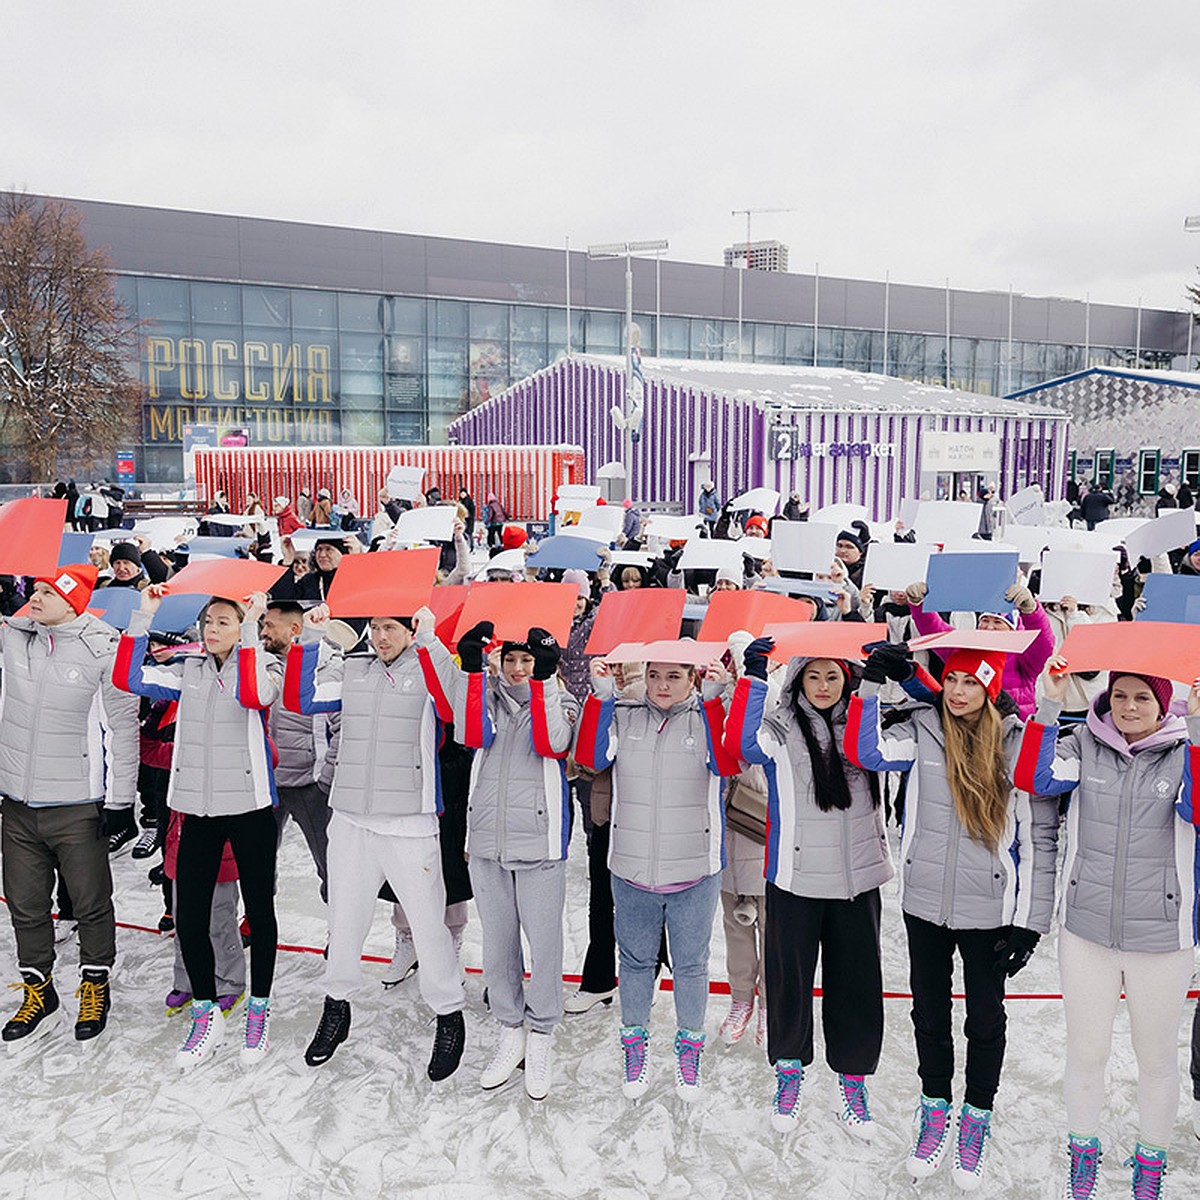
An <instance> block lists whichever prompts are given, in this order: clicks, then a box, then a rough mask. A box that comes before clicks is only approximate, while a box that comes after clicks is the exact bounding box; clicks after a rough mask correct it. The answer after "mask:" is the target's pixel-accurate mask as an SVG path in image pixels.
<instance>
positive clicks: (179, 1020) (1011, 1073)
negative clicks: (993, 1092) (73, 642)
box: [0, 827, 1200, 1200]
mask: <svg viewBox="0 0 1200 1200" xmlns="http://www.w3.org/2000/svg"><path fill="white" fill-rule="evenodd" d="M572 854H573V857H572V860H571V862H570V864H569V874H568V910H567V918H566V920H567V946H568V955H567V964H566V969H567V971H568V972H571V971H575V970H578V964H579V962H580V961H581V958H582V953H583V948H584V944H585V941H586V928H587V922H586V890H587V888H586V879H585V869H586V868H585V865H584V856H583V853H582V832H581V831H580V830H579V829H578V828H577V829H576V840H575V843H574V845H573V847H572ZM115 874H116V880H117V910H118V917H119V919H121V920H123V921H127V922H130V923H133V924H138V925H148V926H153V925H155V924H156V923H157V920H158V917H159V914H160V908H159V905H158V892H157V890H156V889H153V888H151V887H150V885H149V884H148V883H147V882H146V877H145V864H143V863H135V862H134V861H133V860H132V859H131V858H129V857H128V856H125V857H123V858H121V859H119V860H117V862H116V863H115ZM279 915H280V939H281V941H282V942H284V943H286V944H291V945H302V946H317V947H319V946H321V945H323V944H324V922H323V916H322V906H321V903H320V900H319V899H318V897H317V890H316V880H315V876H314V874H313V872H312V868H311V865H310V863H309V860H308V857H307V851H306V850H305V848H304V844H303V841H302V839H301V838H300V836H299V834H298V832H297V831H296V830H295V829H294V827H289V831H288V837H287V839H286V841H285V844H284V848H283V852H282V859H281V883H280V896H279ZM884 939H885V946H884V978H885V984H886V987H887V988H888V990H890V991H897V992H903V991H905V990H906V981H905V975H906V971H905V950H904V935H903V930H902V926H901V923H900V920H899V914H898V911H897V906H896V899H895V893H894V890H889V891H888V893H887V894H886V896H885V921H884ZM118 945H119V950H120V960H119V963H118V968H117V972H116V974H115V985H114V990H115V1008H114V1010H113V1014H112V1017H111V1019H110V1022H109V1029H108V1031H107V1032H106V1033H105V1034H104V1035H103V1036H102V1038H101V1039H100V1040H99V1041H98V1042H96V1043H92V1044H90V1045H87V1046H84V1047H80V1046H78V1045H77V1044H76V1043H75V1042H74V1041H73V1040H72V1039H71V1030H70V1023H69V1022H70V1021H73V1019H74V1018H73V1013H74V1007H75V1002H74V1000H73V999H72V998H71V997H70V990H71V981H72V980H73V979H74V976H75V967H76V963H77V956H78V951H77V946H76V944H75V943H74V942H68V943H66V944H65V945H64V946H63V947H61V948H60V950H61V960H60V966H59V970H58V983H59V986H60V991H61V992H62V993H63V995H64V1000H65V1002H66V1003H65V1007H66V1009H67V1010H68V1012H69V1013H70V1014H71V1016H69V1017H66V1018H64V1020H63V1023H62V1025H61V1026H60V1027H59V1028H56V1029H54V1030H53V1031H52V1032H51V1033H50V1034H49V1035H48V1036H47V1037H46V1038H44V1039H41V1040H40V1041H39V1042H38V1043H37V1044H36V1046H33V1047H28V1048H25V1049H23V1050H21V1051H19V1052H12V1051H10V1052H9V1053H7V1054H2V1053H0V1197H3V1198H4V1200H8V1198H15V1197H20V1196H26V1195H28V1196H31V1197H32V1196H36V1197H38V1198H39V1200H51V1198H58V1197H76V1196H78V1197H85V1196H86V1197H89V1198H92V1197H108V1196H111V1197H119V1198H121V1200H133V1198H141V1197H146V1198H158V1197H174V1196H186V1197H208V1196H211V1197H220V1198H221V1200H229V1198H231V1197H235V1196H246V1197H255V1198H259V1197H261V1198H264V1200H271V1198H274V1197H288V1198H295V1200H307V1198H311V1197H325V1196H331V1197H340V1196H346V1197H355V1198H361V1197H371V1196H382V1195H388V1196H406V1197H410V1196H411V1197H428V1198H430V1200H433V1198H435V1197H437V1198H440V1197H472V1198H490V1197H504V1198H508V1197H512V1198H517V1197H522V1198H524V1197H543V1196H544V1197H603V1198H604V1200H633V1198H634V1197H643V1196H653V1197H655V1200H675V1198H679V1200H687V1198H690V1197H692V1196H697V1197H704V1200H718V1198H723V1197H728V1198H731V1200H732V1198H735V1197H751V1196H753V1197H774V1196H780V1197H782V1196H788V1197H809V1196H811V1197H820V1198H821V1200H848V1198H850V1197H865V1198H870V1200H883V1198H885V1197H905V1198H906V1200H911V1198H912V1197H913V1196H915V1195H922V1196H926V1197H949V1196H951V1195H955V1194H958V1193H957V1189H956V1188H955V1187H954V1185H953V1184H952V1182H951V1180H950V1177H949V1172H948V1170H946V1169H945V1168H944V1169H943V1173H942V1174H941V1175H940V1176H938V1177H935V1178H934V1179H933V1180H931V1181H928V1182H927V1183H925V1184H922V1185H921V1186H920V1187H919V1188H918V1187H916V1186H915V1185H914V1184H913V1183H911V1182H910V1181H909V1179H908V1176H907V1174H906V1172H905V1171H904V1169H903V1159H904V1155H905V1153H906V1150H907V1147H908V1142H909V1137H910V1129H911V1126H910V1121H911V1118H912V1111H913V1107H914V1104H915V1100H916V1096H917V1091H918V1087H917V1081H916V1076H915V1073H914V1056H913V1048H912V1035H911V1031H910V1023H909V1016H908V1002H907V1001H906V1000H903V999H895V1000H889V1001H888V1002H887V1033H886V1042H885V1046H884V1054H883V1062H882V1064H881V1068H880V1072H879V1074H878V1075H877V1076H876V1077H875V1079H874V1080H873V1081H872V1084H871V1099H872V1107H873V1109H874V1112H875V1114H876V1118H877V1120H878V1121H879V1123H880V1126H881V1129H880V1136H879V1137H878V1138H877V1139H876V1141H875V1143H874V1144H873V1145H871V1146H863V1145H861V1144H860V1143H858V1142H855V1141H853V1140H851V1139H850V1138H849V1137H848V1135H846V1134H845V1133H844V1131H843V1130H842V1129H841V1128H840V1127H839V1126H838V1125H837V1124H836V1122H835V1120H834V1117H833V1110H834V1087H833V1078H832V1076H831V1074H830V1073H829V1071H828V1070H827V1069H826V1068H824V1066H823V1065H821V1064H820V1061H819V1060H820V1047H819V1046H818V1063H817V1064H815V1065H814V1069H813V1070H811V1071H810V1072H809V1079H808V1081H807V1082H806V1085H805V1092H804V1095H803V1098H802V1104H803V1109H804V1117H803V1120H802V1121H801V1124H800V1128H799V1131H798V1132H797V1133H795V1134H792V1135H789V1136H787V1137H781V1136H780V1135H778V1134H776V1133H774V1132H772V1130H771V1128H770V1122H769V1106H770V1103H771V1097H772V1093H773V1078H774V1075H773V1072H772V1071H771V1069H770V1067H769V1066H768V1064H767V1062H766V1059H765V1057H764V1055H763V1052H762V1051H761V1050H757V1049H756V1048H755V1046H754V1043H753V1037H752V1036H749V1037H747V1038H746V1039H745V1040H744V1041H743V1042H742V1043H741V1044H740V1045H738V1046H735V1047H726V1046H723V1045H721V1044H720V1043H719V1042H717V1040H716V1036H715V1035H716V1028H717V1025H718V1024H719V1023H720V1020H721V1017H722V1015H723V1013H724V1010H725V1007H726V1005H727V1003H728V1000H727V998H726V997H724V996H714V997H713V998H712V1002H711V1004H710V1007H709V1017H708V1030H709V1036H710V1049H709V1050H707V1051H706V1053H705V1059H704V1070H705V1095H704V1097H703V1099H702V1100H701V1101H700V1102H699V1103H698V1104H697V1105H695V1106H694V1107H693V1108H692V1109H691V1110H684V1109H683V1108H682V1107H681V1106H680V1105H679V1103H678V1102H677V1101H676V1100H675V1099H674V1097H673V1094H672V1090H673V1089H672V1072H671V1063H670V1045H671V1037H672V1035H673V1032H674V1023H673V1014H672V1011H671V1005H670V997H669V995H665V994H664V995H663V996H662V998H661V999H660V1000H659V1002H658V1004H657V1005H656V1006H655V1009H654V1016H653V1020H652V1035H653V1039H654V1040H653V1043H652V1051H653V1057H652V1067H653V1075H654V1086H653V1088H652V1090H651V1092H650V1094H649V1096H648V1097H647V1098H646V1099H645V1100H644V1101H642V1103H641V1104H640V1105H637V1106H633V1105H630V1104H629V1103H628V1102H626V1101H625V1100H623V1099H622V1098H621V1096H620V1090H619V1084H618V1054H617V1047H616V1028H617V1021H618V1017H617V1013H616V1011H615V1005H614V1007H613V1008H612V1009H597V1010H594V1011H593V1012H591V1013H588V1014H585V1015H582V1016H575V1017H567V1018H565V1019H564V1021H563V1024H562V1026H561V1027H560V1029H559V1031H558V1034H557V1038H556V1046H555V1053H556V1077H555V1083H554V1087H553V1090H552V1092H551V1094H550V1097H549V1099H547V1100H546V1101H545V1102H544V1103H541V1104H536V1103H534V1102H533V1101H531V1100H529V1099H528V1098H527V1097H526V1096H525V1093H524V1090H523V1088H522V1087H521V1084H520V1082H519V1080H518V1081H516V1082H515V1083H514V1084H512V1085H509V1087H508V1088H506V1089H503V1090H502V1091H501V1092H500V1093H498V1094H489V1095H484V1094H483V1093H482V1092H481V1091H480V1090H479V1086H478V1080H479V1074H480V1071H481V1070H482V1069H483V1066H484V1065H485V1064H486V1062H487V1059H488V1057H489V1053H490V1050H491V1046H492V1039H493V1036H494V1032H495V1030H494V1026H493V1024H492V1022H491V1020H490V1018H489V1017H488V1015H487V1013H486V1012H485V1010H484V1008H483V1004H482V985H481V981H480V977H479V975H478V974H477V973H473V974H470V975H469V976H468V982H467V998H468V1005H467V1049H466V1054H465V1055H464V1058H463V1064H462V1067H461V1068H460V1070H459V1071H458V1073H457V1074H456V1075H454V1076H453V1077H452V1078H451V1079H449V1080H447V1081H446V1082H444V1083H442V1084H439V1085H436V1086H434V1085H431V1084H430V1083H429V1082H428V1081H427V1079H426V1078H425V1064H426V1061H427V1059H428V1055H429V1047H430V1044H431V1039H432V1033H433V1026H432V1022H431V1018H430V1015H429V1014H428V1012H427V1010H425V1008H424V1006H423V1005H422V1003H421V1000H420V997H419V995H418V991H417V982H416V980H415V979H411V980H409V981H408V982H407V983H405V984H404V985H403V986H402V987H400V988H397V989H394V990H392V991H390V992H387V993H385V992H384V990H383V988H382V987H380V986H379V984H378V982H377V980H378V976H379V974H380V972H381V970H382V967H381V965H380V964H378V963H367V964H365V974H366V977H367V978H366V979H365V981H364V984H363V987H362V990H361V992H360V993H359V995H358V996H357V997H356V998H355V1000H354V1002H353V1004H354V1009H353V1011H354V1018H353V1028H352V1032H351V1037H350V1040H349V1041H348V1042H347V1043H346V1044H345V1045H344V1046H342V1047H341V1049H340V1050H339V1051H338V1052H337V1054H336V1055H335V1056H334V1057H333V1059H332V1060H331V1061H330V1062H329V1063H328V1064H326V1065H325V1066H324V1067H321V1068H319V1069H316V1070H314V1069H311V1068H309V1067H307V1066H306V1065H305V1064H304V1060H303V1051H304V1047H305V1046H306V1045H307V1042H308V1039H309V1038H310V1036H311V1034H312V1032H313V1030H314V1028H315V1026H316V1023H317V1020H318V1018H319V1016H320V1010H321V997H322V990H321V968H322V960H321V958H320V956H319V955H315V954H307V953H294V952H283V953H281V954H280V956H279V969H278V974H277V979H276V988H275V998H274V1015H273V1018H272V1022H273V1023H272V1043H273V1044H272V1050H271V1054H270V1056H269V1058H268V1060H267V1061H266V1062H265V1063H264V1064H263V1065H261V1066H259V1067H257V1068H254V1069H253V1070H245V1069H243V1068H242V1067H241V1065H240V1064H239V1062H238V1059H237V1048H236V1038H237V1036H239V1035H240V1024H241V1010H240V1009H239V1010H238V1013H237V1017H236V1019H235V1021H234V1023H233V1024H234V1025H235V1026H236V1028H231V1029H230V1034H231V1035H232V1037H231V1040H230V1041H227V1042H226V1043H225V1045H224V1046H223V1047H222V1048H221V1050H220V1052H219V1055H218V1057H217V1059H216V1060H215V1061H213V1062H210V1063H207V1064H205V1065H204V1066H203V1067H201V1068H199V1069H198V1070H197V1071H195V1072H193V1073H192V1074H190V1075H186V1076H181V1075H180V1074H178V1073H177V1072H176V1071H175V1070H174V1068H173V1067H172V1065H171V1060H172V1055H173V1053H174V1051H175V1050H176V1049H177V1047H178V1044H179V1042H180V1041H181V1040H182V1038H183V1035H184V1032H185V1022H186V1018H185V1017H184V1016H177V1017H173V1018H168V1017H166V1016H165V1015H164V1010H163V1004H162V999H163V996H164V995H165V994H166V992H167V991H168V989H169V987H170V982H171V969H170V964H171V953H172V945H171V941H170V939H169V938H167V937H163V936H160V935H157V934H153V933H145V932H140V931H138V930H128V929H126V930H121V931H119V935H118ZM390 952H391V932H390V926H389V925H388V923H387V909H386V906H384V905H382V904H381V905H380V906H379V912H378V917H377V920H376V922H375V927H374V929H373V931H372V935H371V938H370V940H369V942H368V945H367V953H368V954H374V955H377V956H379V957H381V958H386V957H387V956H388V955H390ZM465 958H466V963H467V965H468V966H469V967H470V966H476V967H477V966H478V965H479V962H480V948H479V928H478V924H477V923H476V922H475V921H474V919H472V924H471V926H470V928H469V929H468V933H467V943H466V951H465ZM723 963H724V947H723V945H722V937H721V933H720V926H719V918H718V925H717V929H716V931H715V932H714V938H713V978H714V979H721V978H723V975H724V969H723ZM0 968H2V969H3V972H4V978H7V979H15V978H16V973H15V963H14V960H13V951H12V939H11V934H9V933H8V931H7V922H5V931H4V933H3V934H2V935H0ZM1014 983H1015V985H1016V988H1017V989H1019V991H1021V992H1034V993H1036V992H1056V991H1057V971H1056V967H1055V957H1054V945H1053V938H1047V939H1044V941H1043V944H1042V946H1041V947H1040V948H1039V951H1038V954H1037V956H1036V958H1035V960H1034V962H1033V963H1032V964H1031V965H1030V967H1029V968H1028V969H1027V970H1026V971H1025V972H1024V973H1023V974H1022V975H1020V976H1019V977H1018V978H1017V979H1016V980H1015V981H1014ZM10 998H11V999H12V1000H13V1001H15V999H16V993H12V994H11V996H10ZM1189 1017H1190V1012H1189ZM961 1018H962V1011H961V1005H960V1006H959V1010H958V1012H957V1013H956V1022H957V1023H958V1025H959V1026H960V1027H961ZM1189 1034H1190V1020H1189V1022H1188V1024H1187V1026H1186V1027H1183V1028H1181V1029H1180V1031H1179V1054H1180V1064H1181V1069H1182V1070H1183V1071H1184V1075H1185V1081H1184V1085H1183V1089H1184V1093H1185V1094H1184V1095H1183V1102H1182V1105H1181V1108H1180V1116H1179V1121H1178V1123H1177V1126H1176V1131H1175V1146H1174V1149H1173V1152H1172V1169H1171V1172H1170V1176H1169V1181H1170V1186H1169V1193H1168V1194H1169V1195H1171V1196H1173V1197H1177V1198H1179V1200H1182V1198H1184V1197H1194V1196H1196V1195H1198V1194H1200V1142H1197V1141H1196V1139H1195V1138H1194V1137H1193V1136H1192V1132H1191V1127H1190V1115H1191V1109H1190V1099H1189V1096H1190V1090H1188V1089H1187V1087H1186V1063H1187V1052H1188V1039H1189ZM1063 1048H1064V1037H1063V1021H1062V1013H1061V1009H1060V1006H1059V1004H1058V1003H1057V1002H1056V1001H1053V1000H1018V999H1014V1000H1012V1001H1011V1002H1010V1004H1009V1052H1008V1063H1007V1065H1006V1069H1005V1076H1004V1082H1003V1085H1002V1088H1001V1093H1000V1096H999V1099H998V1102H997V1109H996V1117H995V1125H994V1128H995V1137H994V1139H993V1144H992V1148H991V1163H990V1169H989V1178H988V1180H987V1182H986V1183H985V1187H984V1191H983V1193H982V1194H983V1195H986V1196H989V1197H997V1198H999V1197H1003V1198H1004V1200H1031V1198H1039V1200H1040V1198H1041V1197H1050V1196H1052V1195H1055V1194H1057V1193H1056V1191H1055V1189H1056V1188H1057V1187H1058V1186H1061V1184H1060V1178H1061V1170H1062V1166H1063V1162H1064V1158H1065V1156H1064V1153H1063V1151H1062V1149H1061V1144H1062V1139H1063V1137H1064V1130H1063V1118H1062V1107H1061V1102H1060V1084H1061V1074H1062V1063H1063ZM1133 1079H1134V1063H1133V1054H1132V1050H1131V1049H1130V1046H1129V1038H1128V1022H1127V1020H1126V1018H1125V1013H1124V1009H1122V1011H1121V1014H1120V1016H1119V1017H1118V1022H1117V1030H1116V1036H1115V1040H1114V1053H1113V1059H1112V1064H1111V1067H1110V1099H1109V1107H1108V1111H1107V1113H1106V1116H1105V1120H1104V1130H1103V1134H1104V1142H1105V1144H1106V1146H1107V1148H1108V1150H1107V1158H1106V1160H1105V1164H1104V1166H1105V1175H1106V1179H1105V1182H1106V1185H1107V1186H1106V1191H1105V1193H1104V1194H1106V1195H1111V1196H1114V1197H1115V1196H1127V1195H1128V1188H1129V1184H1128V1172H1126V1171H1123V1170H1121V1168H1120V1162H1121V1159H1123V1158H1124V1157H1125V1156H1126V1155H1127V1154H1128V1153H1129V1150H1130V1149H1131V1147H1132V1142H1133V1138H1134V1136H1135V1133H1136V1120H1135V1112H1134V1085H1133Z"/></svg>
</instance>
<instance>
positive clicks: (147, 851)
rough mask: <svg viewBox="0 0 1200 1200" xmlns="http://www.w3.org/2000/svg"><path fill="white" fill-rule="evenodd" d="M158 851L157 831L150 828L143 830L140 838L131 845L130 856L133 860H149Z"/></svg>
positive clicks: (152, 827)
mask: <svg viewBox="0 0 1200 1200" xmlns="http://www.w3.org/2000/svg"><path fill="white" fill-rule="evenodd" d="M157 849H158V830H157V829H155V828H154V826H151V827H150V828H149V829H143V830H142V833H141V836H140V837H139V838H138V840H137V841H136V842H134V843H133V849H132V850H131V851H130V854H131V856H132V857H133V858H150V857H151V856H152V855H153V854H154V852H155V850H157Z"/></svg>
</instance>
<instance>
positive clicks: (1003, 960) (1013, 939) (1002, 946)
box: [994, 925, 1042, 979]
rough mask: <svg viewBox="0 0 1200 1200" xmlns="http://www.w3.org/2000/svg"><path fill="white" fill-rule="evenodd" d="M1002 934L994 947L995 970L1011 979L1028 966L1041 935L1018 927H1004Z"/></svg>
mask: <svg viewBox="0 0 1200 1200" xmlns="http://www.w3.org/2000/svg"><path fill="white" fill-rule="evenodd" d="M1004 934H1005V935H1004V936H1003V937H1002V938H1000V939H999V940H998V941H997V942H996V945H995V947H994V949H995V951H996V970H997V971H999V972H1000V973H1001V974H1002V975H1007V976H1008V978H1009V979H1011V978H1012V977H1013V976H1014V975H1015V974H1016V973H1017V972H1018V971H1021V970H1023V969H1024V968H1025V967H1026V966H1028V965H1029V960H1030V959H1031V958H1032V957H1033V952H1034V951H1035V950H1036V949H1037V944H1038V942H1040V941H1041V940H1042V935H1041V934H1040V933H1034V932H1033V930H1032V929H1022V928H1021V926H1020V925H1009V926H1006V927H1005V931H1004Z"/></svg>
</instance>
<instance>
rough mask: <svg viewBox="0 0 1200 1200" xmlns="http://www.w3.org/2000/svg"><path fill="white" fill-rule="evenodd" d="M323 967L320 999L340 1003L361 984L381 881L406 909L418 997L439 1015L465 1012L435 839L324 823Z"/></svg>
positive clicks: (339, 822) (340, 822)
mask: <svg viewBox="0 0 1200 1200" xmlns="http://www.w3.org/2000/svg"><path fill="white" fill-rule="evenodd" d="M328 871H329V962H328V964H327V966H326V968H325V984H324V988H325V994H326V995H327V996H332V997H333V998H334V999H335V1000H346V999H348V998H349V996H350V993H351V992H352V991H354V989H355V988H356V987H358V985H359V984H360V983H361V982H362V977H363V976H362V951H363V944H364V943H365V942H366V940H367V934H368V933H370V931H371V921H372V919H373V918H374V915H375V905H376V903H377V902H378V899H379V889H380V887H382V886H383V881H384V880H385V879H386V880H387V881H388V883H389V884H391V888H392V891H393V892H395V893H396V896H397V897H398V898H399V900H400V902H401V903H402V904H403V905H404V911H405V913H406V914H407V915H408V920H409V923H410V925H411V926H412V938H413V946H414V948H415V949H416V951H417V957H418V959H420V962H421V969H420V970H419V971H418V972H417V981H418V983H419V984H420V986H421V997H422V998H423V999H424V1001H425V1003H426V1004H428V1005H429V1007H430V1008H432V1009H433V1011H434V1012H435V1013H437V1014H438V1015H439V1016H442V1015H444V1014H446V1013H452V1012H458V1011H459V1010H460V1009H461V1008H462V1007H463V987H462V967H461V966H460V965H459V962H458V957H457V955H456V954H455V953H454V939H453V938H452V937H451V936H450V930H448V929H447V928H446V922H445V915H446V885H445V883H444V882H443V881H442V859H441V850H440V848H439V846H438V839H437V835H436V834H435V835H434V836H432V837H391V836H388V835H386V834H380V833H373V832H372V831H371V830H369V829H363V828H362V827H361V826H359V825H353V824H351V823H350V822H349V821H345V820H341V819H339V817H338V814H337V813H336V812H335V813H334V815H333V818H332V819H331V820H330V822H329V863H328Z"/></svg>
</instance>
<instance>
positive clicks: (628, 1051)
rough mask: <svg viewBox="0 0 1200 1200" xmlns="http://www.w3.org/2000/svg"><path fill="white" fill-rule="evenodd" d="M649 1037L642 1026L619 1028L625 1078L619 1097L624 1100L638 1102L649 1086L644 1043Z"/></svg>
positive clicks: (623, 1026)
mask: <svg viewBox="0 0 1200 1200" xmlns="http://www.w3.org/2000/svg"><path fill="white" fill-rule="evenodd" d="M649 1040H650V1035H649V1034H648V1033H647V1032H646V1029H645V1027H644V1026H642V1025H622V1026H621V1050H622V1051H623V1052H624V1054H625V1077H624V1079H623V1080H622V1081H621V1095H622V1096H624V1097H625V1099H626V1100H640V1099H641V1098H642V1097H643V1096H644V1095H645V1094H646V1090H647V1089H648V1088H649V1086H650V1081H649V1079H648V1077H647V1072H646V1043H647V1042H648V1041H649Z"/></svg>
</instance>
